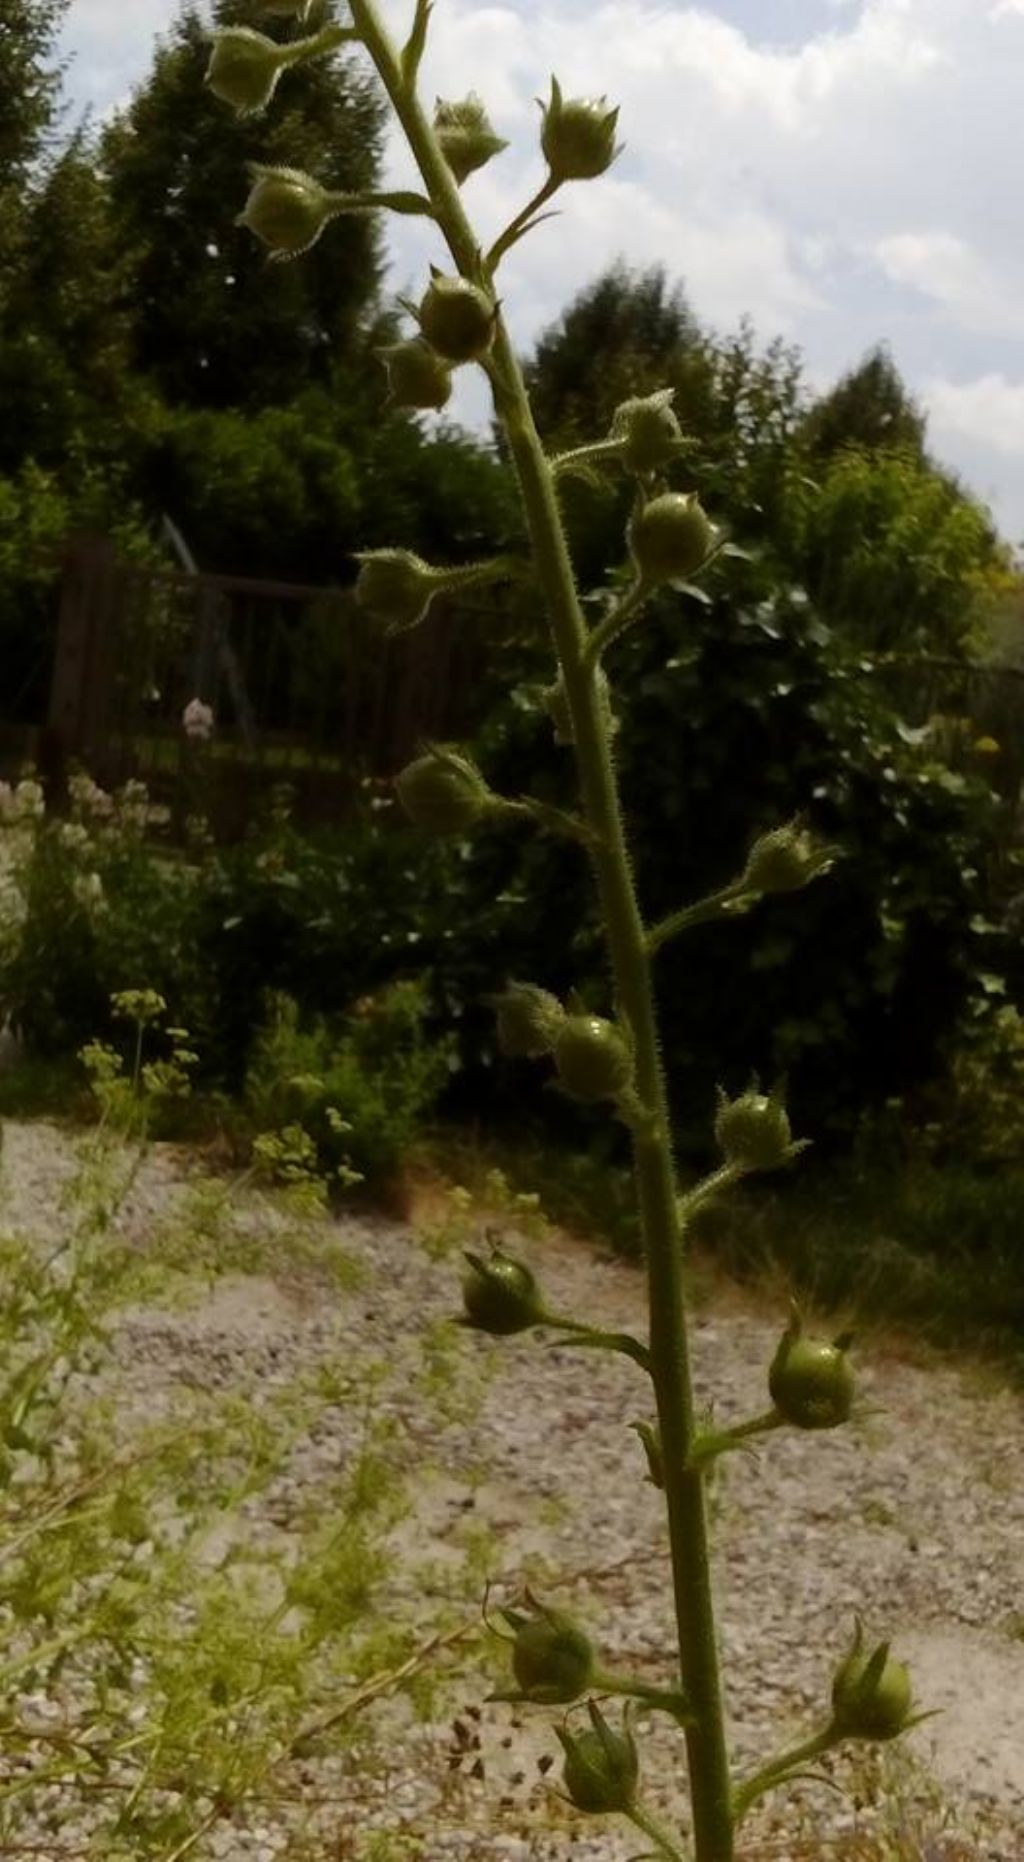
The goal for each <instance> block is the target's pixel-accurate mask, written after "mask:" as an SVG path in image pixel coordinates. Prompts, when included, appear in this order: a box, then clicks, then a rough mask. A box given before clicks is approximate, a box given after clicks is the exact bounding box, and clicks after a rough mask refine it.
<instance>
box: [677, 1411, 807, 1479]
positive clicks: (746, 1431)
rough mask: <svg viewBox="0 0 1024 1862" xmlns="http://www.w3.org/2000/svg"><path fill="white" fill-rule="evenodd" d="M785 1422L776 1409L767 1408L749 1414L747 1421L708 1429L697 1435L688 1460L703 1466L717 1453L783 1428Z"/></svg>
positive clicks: (697, 1466)
mask: <svg viewBox="0 0 1024 1862" xmlns="http://www.w3.org/2000/svg"><path fill="white" fill-rule="evenodd" d="M785 1423H786V1418H785V1417H784V1416H780V1414H779V1412H778V1410H777V1409H769V1410H766V1411H765V1412H764V1414H763V1415H761V1416H751V1417H750V1419H749V1421H747V1422H737V1423H734V1424H733V1426H732V1428H731V1429H708V1430H706V1431H704V1432H702V1433H701V1434H700V1435H698V1437H697V1440H696V1442H695V1443H694V1448H693V1453H692V1455H691V1457H690V1460H691V1462H692V1463H693V1466H694V1467H696V1468H699V1467H703V1465H704V1463H705V1462H708V1461H714V1460H715V1459H716V1457H717V1456H718V1455H727V1454H728V1453H729V1451H730V1449H732V1448H741V1447H742V1445H743V1443H744V1442H747V1441H749V1440H750V1438H751V1437H752V1436H755V1435H770V1434H771V1432H772V1430H773V1429H782V1428H784V1427H785Z"/></svg>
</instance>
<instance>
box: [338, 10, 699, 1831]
mask: <svg viewBox="0 0 1024 1862" xmlns="http://www.w3.org/2000/svg"><path fill="white" fill-rule="evenodd" d="M351 10H352V17H353V20H354V21H355V24H356V26H357V28H358V31H359V35H360V38H361V39H362V41H363V43H364V45H365V46H366V48H367V51H368V52H369V54H370V57H371V58H372V60H373V62H374V64H375V66H376V68H377V71H378V74H379V76H380V78H381V81H382V83H383V84H384V87H385V89H386V90H387V92H388V95H389V97H390V98H391V101H392V103H393V105H394V108H395V111H396V113H397V115H398V118H399V121H400V123H401V125H402V128H403V130H404V132H405V135H406V138H407V140H408V142H409V145H410V148H411V150H412V153H413V156H414V158H415V160H416V162H417V164H418V166H419V169H420V173H421V174H422V176H423V180H424V183H425V185H426V187H427V189H428V191H429V193H430V197H431V199H432V201H433V203H434V207H435V210H436V213H437V219H438V222H439V225H440V227H441V229H442V231H443V233H444V236H445V239H446V241H447V243H448V247H449V250H450V251H451V254H452V257H453V259H454V260H455V263H456V265H457V266H458V269H459V271H460V272H461V273H462V274H463V275H464V276H465V277H468V278H470V279H472V280H474V281H482V282H483V283H484V285H485V287H486V288H488V289H489V288H491V283H492V281H491V280H490V278H489V276H488V273H487V268H486V266H485V265H484V262H483V259H482V256H481V252H480V248H479V246H478V244H477V241H476V238H475V237H474V234H473V230H472V228H471V226H470V224H469V221H468V220H467V218H466V215H465V211H464V209H463V205H462V201H461V198H460V196H459V191H458V188H457V187H456V185H455V181H454V178H453V176H452V174H451V171H450V169H449V168H448V165H447V163H446V162H445V160H444V157H443V155H442V154H441V150H440V147H439V145H438V142H437V138H436V136H435V134H434V131H433V129H432V127H431V125H430V123H429V122H428V120H427V118H426V115H425V114H424V111H423V109H422V107H421V105H420V103H419V101H418V99H417V98H416V97H415V95H414V94H412V91H411V88H407V87H406V85H405V84H404V82H403V78H402V72H401V66H400V63H399V60H398V57H397V56H396V53H395V51H394V49H393V47H392V45H391V43H390V40H389V39H388V36H387V34H386V33H385V31H384V29H383V27H382V25H381V23H380V20H379V18H378V16H377V11H376V7H375V6H374V4H373V0H352V8H351ZM485 366H486V369H487V373H488V375H489V377H490V380H491V387H492V391H493V396H494V404H495V411H496V413H497V415H498V417H499V419H500V421H501V423H502V426H503V428H504V432H505V437H506V440H507V443H508V447H509V451H510V454H511V457H512V461H513V465H514V468H515V472H516V475H517V478H518V482H519V489H520V494H521V497H522V500H523V506H524V510H525V514H526V520H527V525H528V529H529V534H530V541H531V545H532V549H533V556H534V562H535V566H536V571H537V579H538V582H539V585H540V589H541V592H542V595H543V599H544V603H545V606H546V608H547V613H548V619H549V623H550V626H551V632H552V635H553V639H554V643H555V648H556V651H557V654H558V659H559V662H560V665H561V670H562V678H563V681H564V685H565V690H566V695H567V698H568V702H569V708H570V712H571V715H572V721H573V730H574V736H575V742H576V749H577V764H578V772H579V782H580V789H581V793H582V799H583V806H584V811H585V814H586V817H587V820H588V822H589V823H590V825H591V826H592V827H593V828H594V830H595V832H596V836H597V839H596V841H595V843H594V845H593V846H592V848H591V859H592V862H593V867H594V871H595V876H596V880H597V885H598V888H599V892H600V897H601V903H602V908H603V913H604V921H605V931H606V938H607V944H608V951H609V956H610V959H611V967H612V972H613V976H614V982H615V990H616V995H617V998H618V1009H619V1012H620V1014H621V1015H622V1017H623V1018H624V1020H625V1021H626V1023H627V1024H628V1027H629V1030H630V1035H631V1038H632V1042H633V1050H634V1066H635V1080H636V1090H637V1093H638V1095H639V1098H640V1101H641V1103H642V1104H643V1106H644V1107H645V1108H646V1110H647V1113H648V1115H649V1122H648V1123H646V1124H639V1123H638V1124H636V1125H634V1126H633V1127H632V1144H633V1159H634V1174H635V1179H636V1186H637V1195H638V1201H639V1207H640V1215H641V1222H642V1229H643V1236H644V1247H645V1253H646V1259H647V1285H648V1302H649V1315H650V1353H651V1373H652V1378H653V1382H654V1387H655V1394H656V1398H657V1407H658V1420H659V1426H660V1432H661V1442H662V1449H663V1453H664V1462H665V1475H666V1479H665V1498H666V1507H667V1513H668V1527H669V1541H670V1552H671V1562H672V1579H673V1593H674V1599H675V1611H676V1621H677V1627H678V1638H679V1655H680V1668H681V1679H682V1683H683V1688H684V1690H685V1693H686V1695H687V1698H688V1700H689V1702H690V1705H691V1708H692V1713H693V1721H692V1723H691V1724H690V1725H688V1726H687V1727H686V1729H685V1738H686V1743H687V1752H688V1758H689V1774H690V1796H691V1803H692V1810H693V1836H694V1853H695V1857H696V1862H733V1856H734V1843H733V1813H732V1794H731V1788H730V1779H729V1763H728V1752H727V1748H726V1738H725V1722H724V1713H723V1705H722V1692H721V1682H720V1678H719V1670H718V1651H717V1646H716V1640H715V1623H714V1608H713V1600H712V1591H711V1561H710V1555H709V1545H708V1527H707V1508H706V1494H705V1483H704V1475H703V1473H702V1471H701V1470H700V1469H694V1468H691V1467H690V1466H689V1462H690V1455H691V1451H692V1448H693V1445H694V1441H695V1437H696V1434H697V1422H696V1416H695V1405H694V1397H693V1386H692V1379H691V1372H690V1354H689V1340H688V1336H687V1327H686V1315H685V1309H684V1294H683V1246H682V1232H681V1227H680V1223H679V1216H678V1211H677V1207H676V1185H675V1171H674V1168H673V1159H672V1150H671V1143H670V1136H669V1119H668V1103H667V1096H666V1091H665V1081H664V1076H663V1072H662V1067H661V1061H660V1056H659V1051H658V1033H657V1023H656V1018H655V1009H654V997H653V990H652V979H651V968H650V960H649V955H648V950H647V940H646V931H645V927H644V924H643V920H642V918H641V915H640V909H639V905H638V903H637V897H636V891H635V888H634V884H633V877H632V871H631V867H630V861H629V854H628V849H627V845H626V838H625V831H624V825H623V819H622V811H621V807H620V802H619V794H618V786H617V783H616V779H615V772H614V768H613V764H612V754H611V744H610V739H609V734H608V728H607V722H606V718H605V716H604V713H603V711H602V707H601V704H600V702H599V695H598V687H597V680H596V667H595V666H594V664H593V663H590V664H588V663H587V654H586V648H587V628H586V623H585V621H584V617H583V613H582V610H581V607H580V601H579V596H578V594H577V590H576V583H575V577H574V574H573V567H572V562H571V560H570V556H569V549H568V544H567V541H566V537H565V532H564V530H563V527H562V519H561V513H560V510H559V505H558V497H557V492H556V486H555V475H554V474H553V472H552V470H551V466H550V464H549V462H548V460H547V458H546V456H545V453H544V449H543V446H542V445H541V441H540V438H539V436H538V434H537V430H536V427H535V426H534V421H533V413H532V410H531V407H530V402H529V397H528V395H527V392H526V387H525V383H524V381H523V376H522V371H521V370H520V368H519V364H518V362H517V359H516V355H515V351H514V349H513V346H512V343H511V340H510V338H509V335H508V331H507V330H506V328H505V325H504V322H503V320H502V319H501V317H500V316H499V317H498V318H497V320H496V326H495V335H494V343H493V350H492V352H491V354H490V355H489V357H488V359H487V361H486V364H485ZM669 1853H673V1852H671V1851H670V1852H669Z"/></svg>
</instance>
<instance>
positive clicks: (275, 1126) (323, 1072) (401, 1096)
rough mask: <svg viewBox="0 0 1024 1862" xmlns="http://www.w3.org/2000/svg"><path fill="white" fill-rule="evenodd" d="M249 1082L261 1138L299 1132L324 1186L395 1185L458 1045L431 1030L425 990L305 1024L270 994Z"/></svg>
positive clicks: (366, 1002) (413, 988)
mask: <svg viewBox="0 0 1024 1862" xmlns="http://www.w3.org/2000/svg"><path fill="white" fill-rule="evenodd" d="M268 1011H269V1012H268V1016H267V1020H266V1022H265V1024H264V1026H263V1027H262V1029H261V1030H260V1031H259V1033H258V1035H257V1038H256V1040H255V1042H254V1044H253V1050H252V1055H251V1059H250V1062H249V1067H248V1070H247V1073H246V1081H245V1101H246V1109H247V1112H248V1115H249V1117H250V1119H251V1120H252V1123H253V1126H254V1128H255V1129H256V1131H257V1132H258V1133H267V1132H281V1131H284V1130H287V1129H288V1128H289V1127H296V1126H297V1127H299V1128H300V1129H301V1130H302V1131H303V1132H304V1133H305V1134H307V1135H308V1137H309V1138H310V1139H311V1140H312V1142H313V1145H314V1146H315V1152H316V1164H315V1167H316V1170H317V1172H318V1174H320V1175H321V1176H323V1177H324V1178H326V1179H327V1180H329V1181H330V1180H340V1181H341V1182H342V1184H345V1183H346V1182H348V1181H349V1180H350V1179H351V1177H352V1176H353V1175H355V1176H358V1178H359V1179H360V1180H361V1181H363V1182H364V1183H366V1184H367V1185H368V1186H369V1187H371V1188H376V1189H379V1188H381V1187H382V1186H384V1185H387V1184H389V1183H391V1182H393V1181H394V1180H395V1179H396V1178H397V1177H398V1176H399V1175H400V1173H401V1170H402V1167H403V1165H404V1164H405V1163H406V1161H407V1159H408V1155H409V1151H410V1147H411V1146H412V1145H413V1143H414V1142H415V1139H416V1137H417V1135H418V1133H419V1130H420V1127H421V1124H422V1121H423V1119H424V1118H425V1117H426V1115H427V1114H428V1113H429V1112H431V1111H432V1110H433V1108H434V1106H435V1104H436V1102H437V1100H438V1098H439V1097H440V1094H441V1092H442V1091H443V1089H444V1087H445V1085H446V1084H447V1080H448V1072H449V1064H450V1061H451V1059H452V1055H453V1044H452V1043H451V1042H450V1041H447V1040H437V1039H434V1038H431V1037H430V1036H428V1035H427V1033H426V1032H425V1027H424V1024H425V1020H426V1014H427V1001H426V992H425V989H424V986H423V984H422V983H420V982H417V981H413V980H409V981H406V982H401V983H393V984H391V985H389V986H388V987H387V988H385V989H383V990H381V991H380V992H379V993H378V994H376V995H372V996H365V997H363V998H362V999H361V1000H360V1001H358V1002H357V1003H355V1004H354V1005H353V1007H352V1010H351V1013H350V1014H349V1015H347V1016H345V1017H344V1018H339V1017H331V1018H328V1017H325V1016H322V1015H314V1016H307V1017H305V1018H300V1016H299V1011H298V1007H297V1004H296V1003H295V1002H294V1000H293V999H292V998H291V997H290V996H284V995H273V996H272V997H271V998H270V1001H269V1003H268Z"/></svg>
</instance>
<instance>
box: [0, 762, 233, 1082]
mask: <svg viewBox="0 0 1024 1862" xmlns="http://www.w3.org/2000/svg"><path fill="white" fill-rule="evenodd" d="M71 794H72V806H71V812H70V815H69V817H68V818H66V819H62V818H56V817H53V816H50V817H47V816H46V815H45V814H44V812H43V795H42V790H41V788H40V787H39V785H38V784H37V783H36V782H34V781H32V780H31V779H29V780H26V781H25V782H22V783H20V784H19V785H18V787H17V788H16V789H15V790H14V791H11V790H10V789H7V788H4V789H3V790H0V858H2V861H3V885H2V891H0V1015H2V1016H8V1017H9V1018H10V1022H11V1026H12V1028H13V1029H14V1031H15V1033H16V1034H17V1035H19V1036H20V1038H21V1039H22V1041H23V1042H24V1043H25V1045H26V1046H27V1047H28V1049H29V1050H30V1051H33V1052H35V1053H39V1054H46V1055H52V1056H57V1055H61V1054H69V1053H74V1052H76V1051H77V1050H78V1048H79V1047H81V1045H82V1044H83V1043H84V1042H86V1041H88V1040H91V1039H93V1038H94V1037H103V1038H105V1037H106V1036H108V1035H109V1033H110V1032H111V1010H110V1001H111V997H112V996H113V995H115V994H117V993H118V992H119V991H122V990H126V989H146V988H152V989H156V990H158V991H159V993H160V994H161V995H162V996H164V997H165V999H166V1000H167V1002H168V1003H170V1004H172V1005H173V1012H174V1016H175V1018H176V1019H177V1020H179V1021H182V1022H184V1023H185V1024H186V1025H187V1026H189V1027H190V1028H193V1027H196V1025H197V1022H201V1020H202V1013H203V1001H202V991H201V987H200V978H199V976H198V974H197V970H196V958H197V942H196V926H197V918H196V905H197V899H198V874H197V872H196V870H195V869H194V868H193V867H191V866H190V865H188V864H187V863H186V862H184V861H183V860H181V859H179V858H177V857H174V856H170V855H161V854H160V853H158V852H156V851H155V850H154V847H153V845H152V843H151V841H150V840H148V839H147V835H148V834H149V833H151V832H152V830H153V828H154V827H155V826H156V825H157V819H158V816H159V812H160V811H159V810H155V809H153V808H151V806H150V804H149V801H148V798H147V796H146V793H145V790H144V789H143V788H142V785H141V784H138V783H129V784H128V785H126V787H125V788H124V789H122V790H121V791H120V792H119V793H118V794H117V795H108V794H106V793H105V792H104V791H103V790H101V789H99V788H97V787H96V785H95V784H93V783H91V782H90V781H89V779H88V777H78V778H72V782H71Z"/></svg>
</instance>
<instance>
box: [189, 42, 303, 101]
mask: <svg viewBox="0 0 1024 1862" xmlns="http://www.w3.org/2000/svg"><path fill="white" fill-rule="evenodd" d="M212 36H213V50H212V52H211V53H210V62H209V64H208V66H207V68H206V78H205V82H206V84H207V85H208V86H209V88H210V90H212V92H213V94H214V96H215V97H219V98H220V100H221V102H222V103H228V104H230V105H231V108H232V109H233V110H234V111H235V112H236V113H237V115H239V116H252V115H253V113H254V112H255V111H256V110H263V109H265V107H266V105H267V104H268V103H269V102H270V99H271V98H272V96H273V95H274V92H275V90H276V89H277V80H278V78H279V77H280V76H281V72H282V71H283V69H284V66H285V64H286V63H287V62H288V59H287V57H282V50H283V48H282V47H281V46H280V45H278V44H277V43H276V42H275V41H274V40H273V39H270V38H268V37H267V35H266V33H264V32H254V31H253V30H252V28H251V27H249V26H223V27H221V29H220V31H219V32H216V33H214V34H213V35H212Z"/></svg>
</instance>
